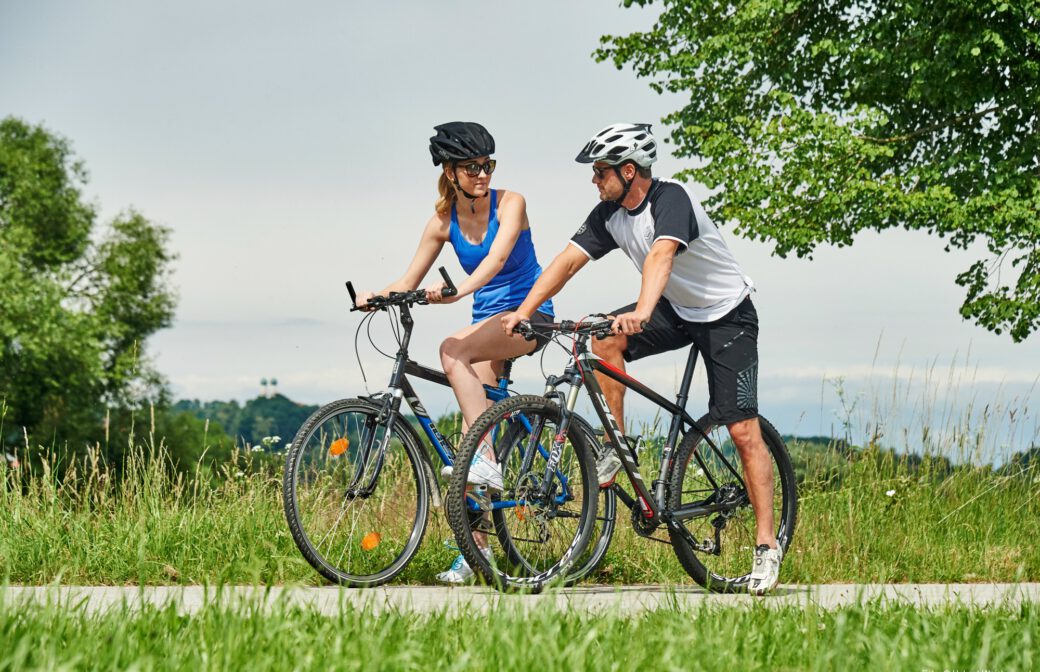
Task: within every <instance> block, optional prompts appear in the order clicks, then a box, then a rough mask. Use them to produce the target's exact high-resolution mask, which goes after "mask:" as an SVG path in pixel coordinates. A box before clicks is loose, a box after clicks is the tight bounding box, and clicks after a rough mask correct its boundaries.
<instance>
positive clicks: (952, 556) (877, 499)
mask: <svg viewBox="0 0 1040 672" xmlns="http://www.w3.org/2000/svg"><path fill="white" fill-rule="evenodd" d="M161 454H162V448H161V446H159V447H156V446H151V445H148V446H140V447H139V449H138V450H137V451H136V452H135V453H134V454H133V455H132V457H131V458H130V459H129V461H128V462H127V464H126V465H125V470H124V474H123V477H122V478H118V479H117V478H115V477H114V474H113V473H111V472H110V471H109V470H107V469H106V468H104V467H103V466H100V465H99V463H98V462H97V461H92V460H90V459H88V460H86V461H85V462H84V463H83V464H82V465H80V467H79V468H78V469H76V470H72V471H71V472H67V473H66V474H65V476H63V477H62V478H60V479H59V478H58V477H57V476H55V475H54V472H53V471H49V470H47V469H40V470H36V471H34V472H33V474H32V475H31V476H30V477H28V478H26V479H24V480H22V481H16V480H15V478H14V474H11V473H4V474H0V481H2V483H3V486H2V487H0V575H2V577H3V578H6V579H7V580H8V581H10V582H12V583H29V584H38V583H49V582H53V581H60V582H62V583H65V584H114V585H120V584H178V583H180V584H191V583H210V584H216V583H266V584H277V583H299V584H318V583H321V582H322V580H321V577H319V576H318V575H317V573H316V572H315V571H314V570H312V569H311V567H310V566H309V565H308V564H307V563H306V562H305V561H304V560H303V558H302V556H301V555H300V553H299V551H298V550H297V549H296V547H295V545H294V544H293V542H292V539H291V538H290V536H289V533H288V528H287V524H286V522H285V518H284V514H283V512H282V504H281V491H280V486H281V469H280V464H278V463H277V462H275V461H273V460H272V461H268V462H264V461H263V460H262V459H261V458H262V457H263V456H261V455H259V454H255V453H245V454H244V455H239V456H237V457H236V458H235V460H236V461H235V462H234V463H233V464H229V465H227V466H226V468H225V469H224V470H223V471H224V475H223V477H222V478H218V479H209V480H207V479H203V478H198V479H195V478H191V477H187V476H184V475H174V474H173V473H172V472H171V471H170V470H168V469H167V468H165V467H164V462H163V460H162V459H156V457H155V456H156V455H160V456H161ZM149 456H150V458H151V459H146V458H148V457H149ZM930 464H931V463H930V462H929V461H928V460H925V461H924V462H923V463H916V462H911V461H908V460H901V459H897V458H895V457H893V456H892V455H891V454H890V453H879V452H876V451H867V452H865V453H862V454H858V455H857V456H855V457H853V458H852V459H851V461H850V462H848V463H847V464H846V466H845V467H844V469H843V471H842V473H841V477H840V480H836V479H835V478H834V477H833V474H832V473H831V472H830V471H820V472H819V473H817V474H815V475H814V474H812V473H810V474H809V475H807V476H806V477H805V479H804V481H803V483H802V484H801V486H800V488H801V490H800V501H801V508H800V512H799V521H798V527H797V530H796V533H795V537H794V542H793V545H792V547H791V550H790V552H789V554H788V558H787V560H785V563H784V568H783V573H782V576H781V580H782V581H785V582H799V583H801V582H806V583H808V582H849V583H861V582H961V581H963V582H989V581H995V582H1005V581H1022V580H1026V581H1037V580H1040V544H1037V543H1036V539H1038V538H1040V497H1038V496H1037V494H1038V492H1040V465H1038V464H1036V463H1035V462H1034V463H1033V465H1032V466H1031V467H1027V468H1023V469H1021V470H1019V471H1018V472H1012V473H1009V474H1001V473H999V472H997V471H994V470H992V469H990V468H989V467H970V466H968V467H960V468H954V469H952V470H950V469H948V468H943V469H934V470H933V469H931V468H930V466H929V465H930ZM622 513H623V514H624V513H625V512H624V511H622ZM430 523H431V524H430V528H429V530H428V532H427V536H426V540H425V541H424V543H423V547H422V549H421V550H420V552H419V554H418V556H417V557H416V558H415V560H414V561H413V563H412V564H411V565H410V566H409V567H408V569H407V570H406V571H405V572H404V573H403V574H402V575H401V576H400V577H399V578H398V579H397V581H398V582H403V583H432V582H433V576H434V574H435V573H436V572H438V571H441V570H443V569H444V567H445V566H447V564H448V563H449V562H450V561H451V559H452V558H453V557H454V554H455V552H454V551H453V550H451V549H449V548H446V547H445V545H444V543H443V542H444V541H445V540H449V539H451V533H450V530H449V528H448V526H447V524H446V522H445V520H444V515H443V511H442V510H440V509H434V510H433V512H432V516H431V521H430ZM592 580H593V581H596V582H601V583H671V582H674V583H681V582H688V581H689V579H688V577H686V575H685V574H684V573H683V571H682V569H681V567H680V566H679V563H678V562H677V560H676V559H675V558H674V556H673V554H672V551H671V548H670V547H669V546H666V545H664V544H655V543H652V542H647V541H645V540H642V539H639V538H637V537H636V536H635V534H634V533H633V532H632V531H631V529H630V528H629V527H628V523H627V518H626V517H624V516H622V519H621V520H620V521H619V525H618V533H617V535H616V537H615V540H614V543H613V545H612V548H611V550H610V552H609V553H608V555H607V557H606V559H605V561H604V563H603V565H602V567H601V569H600V571H599V572H598V573H597V574H596V575H594V576H593V577H592Z"/></svg>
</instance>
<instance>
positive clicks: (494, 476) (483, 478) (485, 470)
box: [441, 452, 504, 491]
mask: <svg viewBox="0 0 1040 672" xmlns="http://www.w3.org/2000/svg"><path fill="white" fill-rule="evenodd" d="M454 471H455V470H454V469H453V468H452V467H451V466H447V467H444V468H443V469H441V476H443V477H444V478H451V475H452V473H454ZM466 482H467V483H469V484H470V485H485V486H487V487H488V489H489V490H498V491H501V490H502V487H503V485H504V484H503V480H502V467H501V466H499V465H498V464H497V463H495V462H492V461H491V460H489V459H487V458H486V457H484V455H483V454H482V453H479V452H478V453H477V454H476V455H475V456H473V461H472V462H470V463H469V473H468V474H466Z"/></svg>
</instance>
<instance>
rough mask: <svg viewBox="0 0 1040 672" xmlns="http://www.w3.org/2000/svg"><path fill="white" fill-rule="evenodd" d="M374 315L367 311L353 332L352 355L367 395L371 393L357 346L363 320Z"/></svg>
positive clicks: (369, 318)
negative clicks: (355, 360)
mask: <svg viewBox="0 0 1040 672" xmlns="http://www.w3.org/2000/svg"><path fill="white" fill-rule="evenodd" d="M374 316H375V313H368V314H367V315H365V316H364V317H362V318H361V322H359V323H358V327H357V330H356V331H355V332H354V357H355V358H356V359H357V363H358V369H360V370H361V381H362V383H363V384H364V386H365V393H366V394H368V395H369V396H371V395H372V391H371V390H369V389H368V377H367V376H366V375H365V366H364V365H363V364H362V363H361V350H360V348H358V339H359V337H360V336H361V327H363V326H365V322H367V321H369V320H371V319H372V318H373V317H374ZM368 340H369V342H371V341H372V338H371V334H369V339H368Z"/></svg>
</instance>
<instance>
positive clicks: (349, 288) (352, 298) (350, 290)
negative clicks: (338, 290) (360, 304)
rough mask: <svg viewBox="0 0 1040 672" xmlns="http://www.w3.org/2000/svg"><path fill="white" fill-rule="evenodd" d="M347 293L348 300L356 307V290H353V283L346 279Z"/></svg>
mask: <svg viewBox="0 0 1040 672" xmlns="http://www.w3.org/2000/svg"><path fill="white" fill-rule="evenodd" d="M347 293H348V294H350V302H351V303H352V304H354V308H355V309H356V308H357V292H355V291H354V285H352V284H351V283H350V281H349V280H348V281H347Z"/></svg>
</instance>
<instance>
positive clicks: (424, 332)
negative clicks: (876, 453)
mask: <svg viewBox="0 0 1040 672" xmlns="http://www.w3.org/2000/svg"><path fill="white" fill-rule="evenodd" d="M654 11H656V10H638V9H631V10H625V9H621V8H619V7H618V6H617V5H616V3H614V2H592V1H580V2H577V1H576V2H566V3H563V2H548V1H531V2H525V3H460V2H436V3H434V2H392V3H372V2H365V3H362V2H354V1H347V2H304V3H275V2H258V1H250V2H221V3H212V2H195V1H185V2H177V3H126V2H103V1H98V2H89V3H87V2H51V1H36V2H31V3H27V2H26V3H18V2H11V1H7V0H0V115H5V116H6V115H15V116H17V117H20V118H22V119H25V120H27V121H30V122H32V123H42V124H44V125H45V126H47V128H49V129H50V130H52V131H54V132H57V133H59V134H61V135H63V136H65V137H67V138H69V139H70V140H71V142H72V144H73V147H74V149H75V151H76V153H77V154H78V155H79V157H81V158H82V159H83V160H84V161H85V162H86V165H87V167H88V169H89V173H90V182H89V184H88V186H87V189H86V193H87V195H88V196H89V197H90V198H91V199H94V200H95V201H96V202H97V204H98V206H99V209H100V212H101V213H102V215H103V216H102V220H103V221H106V220H108V219H110V218H111V217H112V216H113V215H115V214H116V213H118V212H119V211H121V210H123V209H125V208H128V207H133V208H136V209H137V210H139V211H141V212H142V213H143V214H145V215H146V216H148V217H149V218H151V219H153V220H155V221H158V222H161V223H163V224H164V225H166V226H168V227H169V228H170V229H171V230H172V244H173V247H174V248H175V250H176V251H177V253H178V254H179V255H180V257H179V260H178V261H177V264H176V272H175V276H174V283H175V285H176V287H177V289H178V292H179V296H180V304H179V307H178V310H177V318H176V321H175V323H174V325H173V327H172V328H170V329H167V330H165V331H163V332H161V333H160V334H158V335H157V336H156V337H154V338H153V339H152V341H151V342H150V344H149V352H150V354H151V356H152V357H153V358H154V361H155V362H156V364H157V366H158V368H159V369H160V370H161V371H162V372H164V373H165V374H166V375H167V376H168V378H169V380H170V382H171V384H172V387H173V389H174V392H175V394H176V395H177V396H178V397H185V398H199V399H204V400H208V399H230V398H235V399H239V400H244V399H248V398H251V397H253V396H256V394H257V393H258V390H259V384H258V383H259V380H260V378H261V377H269V378H270V377H276V378H277V379H278V382H279V389H280V391H281V392H283V393H284V394H286V395H287V396H289V397H290V398H292V399H295V400H298V401H302V402H308V403H320V402H325V401H330V400H332V399H335V398H339V397H343V396H351V395H353V394H356V393H358V392H359V391H361V390H362V389H363V383H362V380H361V376H360V371H359V366H358V362H357V361H356V359H355V355H354V331H355V328H356V326H357V323H358V318H357V316H356V315H354V314H349V313H348V312H347V308H348V307H349V306H348V300H347V296H346V293H345V291H344V289H343V282H344V281H345V280H353V281H354V284H355V285H356V286H358V287H360V288H370V289H376V288H379V287H381V286H383V285H385V284H386V283H388V282H389V281H391V280H393V279H394V278H395V277H397V275H399V274H400V273H401V272H403V270H404V268H405V266H406V264H407V262H408V260H409V259H410V258H411V255H412V253H413V252H414V248H415V245H416V243H417V242H418V236H419V234H420V232H421V229H422V225H423V223H424V222H425V221H426V219H427V218H428V217H429V215H430V214H431V212H432V204H433V200H434V198H435V195H436V193H435V180H436V176H437V172H436V169H435V168H434V167H433V166H432V165H431V163H430V160H429V155H428V152H427V149H426V146H427V139H428V137H429V136H430V135H431V133H432V127H433V126H434V125H435V124H437V123H441V122H444V121H450V120H456V119H465V120H477V121H481V122H482V123H483V124H485V125H486V126H487V127H488V128H489V129H490V130H491V132H492V133H493V134H494V135H495V138H496V140H497V144H498V151H497V153H496V158H497V159H498V160H499V170H498V172H496V174H495V181H494V185H495V186H500V187H507V188H510V189H514V190H517V191H520V192H522V193H523V194H524V195H525V196H526V197H527V200H528V203H529V214H530V218H531V223H532V228H533V235H534V241H535V245H536V248H537V250H538V254H539V256H540V258H541V260H542V261H543V263H547V262H548V261H549V260H551V259H552V257H553V256H554V255H555V254H556V253H557V252H558V251H559V250H560V249H562V247H563V246H564V245H565V244H566V241H567V239H568V238H569V237H570V235H571V234H572V233H573V231H574V230H575V229H576V228H577V226H578V225H579V224H580V223H581V221H582V220H583V219H584V217H585V215H586V214H587V213H588V211H589V210H590V209H591V208H592V206H594V205H595V203H596V192H595V189H594V187H593V186H592V184H591V182H590V178H591V174H590V171H589V170H588V167H587V166H580V165H578V164H576V163H573V161H572V159H573V156H574V154H575V153H576V152H577V150H578V149H580V148H581V146H582V145H583V144H584V143H585V141H586V140H587V138H588V136H590V135H591V134H592V133H593V132H594V131H596V130H597V129H599V128H600V127H602V126H604V125H606V124H608V123H612V122H615V121H622V120H624V121H647V122H652V123H654V124H655V129H656V130H657V131H658V133H659V134H663V133H664V132H665V131H666V129H665V127H663V126H661V125H660V120H661V118H662V117H663V116H664V115H665V114H667V113H668V112H670V111H672V110H674V109H676V108H677V107H678V106H679V105H680V104H681V102H682V101H681V99H680V98H678V97H674V96H671V97H670V96H659V95H657V94H654V93H653V92H652V91H650V89H649V88H648V87H647V85H646V83H645V82H643V81H640V80H638V79H636V78H635V76H634V75H633V74H632V73H631V72H630V71H618V70H616V69H614V68H613V67H612V66H611V65H608V64H602V63H596V62H595V61H594V60H593V59H592V58H591V56H590V54H591V52H592V51H593V50H594V49H595V47H596V46H597V44H598V41H599V37H600V36H601V35H604V34H610V33H625V32H630V31H633V30H639V29H643V28H646V27H648V26H649V25H650V24H651V23H652V21H653V17H654ZM682 166H683V164H682V163H681V162H680V161H677V160H675V159H672V158H671V157H670V156H667V155H665V156H663V157H662V159H661V160H660V162H659V163H658V164H657V166H655V170H656V172H657V174H659V175H666V176H667V175H671V174H672V173H674V172H676V171H678V170H679V169H680V168H681V167H682ZM700 193H703V189H701V190H700ZM723 231H724V234H725V233H726V231H727V229H725V228H724V229H723ZM728 240H729V242H730V244H731V246H732V248H733V250H734V252H735V254H736V256H737V258H738V260H740V262H741V263H742V265H743V266H744V267H745V270H746V271H747V272H748V274H749V275H751V277H752V278H753V279H754V280H755V282H756V284H757V285H758V287H759V291H758V293H757V294H756V295H755V302H756V304H757V306H758V311H759V316H760V319H761V328H762V332H761V340H760V352H761V360H762V364H761V378H760V382H759V385H760V402H761V408H762V412H763V414H764V415H766V416H768V417H770V418H772V419H773V420H774V423H775V424H776V425H777V426H778V428H779V429H781V431H784V432H797V433H799V434H821V433H830V432H832V431H833V432H835V433H838V434H841V433H844V432H845V431H849V432H851V433H852V435H853V438H857V439H858V438H860V437H862V436H864V435H865V434H868V433H873V432H874V431H875V430H876V429H877V427H878V426H880V428H881V431H882V432H883V434H884V438H883V439H882V440H883V441H886V442H891V443H893V444H900V443H910V444H915V445H916V444H919V443H920V436H921V435H922V432H923V428H924V427H928V428H929V431H930V432H931V434H932V436H938V437H939V438H938V439H933V440H934V441H937V442H938V444H939V446H938V447H939V448H942V449H944V450H947V451H949V452H952V453H958V452H960V453H962V454H963V453H964V451H965V449H964V448H960V447H959V444H961V443H964V442H967V443H971V441H970V440H969V439H971V440H974V441H978V442H981V444H984V449H985V451H987V452H988V453H991V454H992V455H995V456H997V457H998V458H999V454H1000V453H1001V452H1007V451H1009V450H1014V449H1019V448H1021V447H1022V446H1026V445H1028V444H1029V442H1030V441H1033V440H1035V439H1036V437H1037V419H1036V417H1037V416H1036V413H1035V412H1034V411H1033V410H1031V409H1030V406H1032V407H1034V408H1035V407H1036V405H1037V396H1038V393H1040V391H1038V390H1036V389H1035V388H1036V386H1037V377H1038V375H1040V339H1038V338H1037V337H1035V336H1034V337H1033V338H1032V339H1031V340H1030V341H1029V342H1027V343H1024V344H1013V343H1012V342H1011V340H1010V339H1009V338H1007V337H1006V336H996V335H993V334H990V333H987V332H985V331H984V330H982V329H980V328H978V327H975V326H973V325H972V324H970V323H967V322H964V321H963V320H962V319H961V318H960V317H959V315H958V313H957V308H958V306H959V305H960V302H961V300H962V292H961V290H960V288H958V287H957V286H956V285H955V284H954V277H955V276H956V274H957V273H958V272H959V271H961V270H964V269H965V268H967V266H968V265H969V264H970V263H971V261H973V260H974V258H975V256H973V253H972V251H969V252H954V253H945V252H944V251H943V249H942V244H941V242H940V241H938V240H936V239H932V238H929V237H928V236H927V235H923V234H918V233H907V232H901V231H889V232H885V233H881V234H878V233H864V234H862V235H860V236H859V237H858V238H857V239H856V242H855V245H854V246H853V247H851V248H844V249H836V248H821V249H820V250H819V251H818V253H817V254H816V255H815V258H814V259H813V260H812V261H811V262H810V261H808V260H796V259H794V260H781V259H779V258H776V257H773V256H771V248H770V247H769V246H768V245H765V244H762V243H752V242H749V241H746V240H742V239H738V238H735V237H733V236H732V235H730V236H729V238H728ZM974 252H976V253H977V252H978V250H975V251H974ZM440 263H443V264H444V265H446V266H447V267H448V269H449V271H450V272H451V273H452V275H453V276H454V277H456V278H458V277H461V275H462V271H461V269H460V267H459V265H458V263H457V261H456V260H455V259H454V256H453V254H452V253H451V251H450V250H449V249H446V250H445V251H444V252H443V253H442V256H441V260H440ZM638 287H639V277H638V274H637V272H636V270H635V269H634V267H633V266H632V264H631V262H629V261H628V259H626V258H625V257H624V256H623V255H622V254H621V253H620V252H615V253H613V254H611V255H608V257H606V258H605V259H603V260H601V261H599V262H597V263H595V264H590V265H588V266H586V268H585V270H583V271H582V273H581V274H580V275H579V276H578V277H577V278H575V280H574V281H573V282H572V283H571V284H570V285H568V287H567V288H565V289H564V291H563V293H562V294H561V295H560V296H559V297H558V299H557V310H558V314H559V315H561V316H563V317H578V316H581V315H583V314H585V313H588V312H593V311H596V310H604V309H608V308H611V307H616V306H617V305H621V304H623V303H627V302H629V301H633V300H635V297H636V296H637V294H638ZM468 315H469V303H468V301H464V302H460V303H459V304H455V305H452V306H436V307H429V308H423V309H420V310H419V311H417V315H416V321H417V327H416V332H415V337H414V340H413V354H414V356H415V358H416V359H418V360H420V361H423V362H427V363H430V364H433V363H435V362H436V351H437V345H438V343H439V342H440V340H441V339H442V338H443V337H444V336H446V335H447V334H449V333H450V332H452V331H453V330H454V329H456V328H458V327H459V326H461V325H463V324H466V323H467V322H468ZM373 334H374V336H375V338H376V339H377V340H379V341H381V342H382V344H383V347H384V349H388V348H389V347H390V344H389V342H388V338H389V334H390V332H389V330H388V328H387V327H386V326H385V324H378V325H377V326H376V327H375V328H374V329H373ZM361 360H362V363H363V364H365V366H366V373H368V375H369V385H370V389H373V390H374V389H378V388H379V387H380V385H382V384H383V383H384V382H385V379H386V375H387V373H388V370H389V367H388V366H387V365H386V363H385V360H382V359H381V358H380V356H379V355H378V353H376V352H375V351H374V350H373V349H372V348H371V347H369V346H368V345H367V342H366V341H363V342H362V345H361ZM684 361H685V356H684V353H675V354H673V355H662V356H659V357H656V358H653V359H650V360H646V361H644V362H640V363H638V364H636V365H634V366H633V367H632V371H633V373H634V374H635V375H636V376H637V377H640V378H641V379H644V380H645V381H646V382H648V383H650V384H653V385H657V386H659V387H660V388H661V389H662V390H665V391H668V390H671V389H674V387H675V385H676V379H677V378H678V376H679V375H680V374H681V368H682V365H683V363H684ZM562 362H563V357H562V355H558V354H556V353H550V354H549V355H547V356H546V357H545V360H544V365H545V367H546V368H547V369H548V370H556V369H558V368H559V366H560V365H561V364H562ZM539 375H540V373H539V366H538V361H536V358H532V359H530V360H525V361H523V362H521V364H519V365H518V367H517V371H516V380H517V385H518V387H519V388H520V389H525V390H528V391H531V390H535V389H537V388H538V383H539ZM698 385H699V386H698V387H697V394H695V395H694V397H693V401H692V402H691V404H692V407H693V408H694V409H695V410H699V409H700V408H701V407H705V406H706V393H705V392H704V388H703V380H700V381H699V383H698ZM422 391H423V392H425V395H424V398H425V400H426V402H427V406H428V407H430V408H431V410H432V411H433V412H435V413H439V412H443V411H447V410H449V409H450V407H451V403H452V398H451V396H450V393H446V392H445V391H443V390H438V389H436V388H423V390H422ZM631 413H632V415H633V416H634V419H635V420H637V421H643V422H647V421H649V418H650V416H649V415H648V409H645V408H644V407H642V406H640V405H638V404H634V405H633V406H632V408H631ZM980 429H981V430H984V433H983V435H982V437H981V439H980V438H979V437H978V432H979V430H980ZM972 437H974V438H972Z"/></svg>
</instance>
